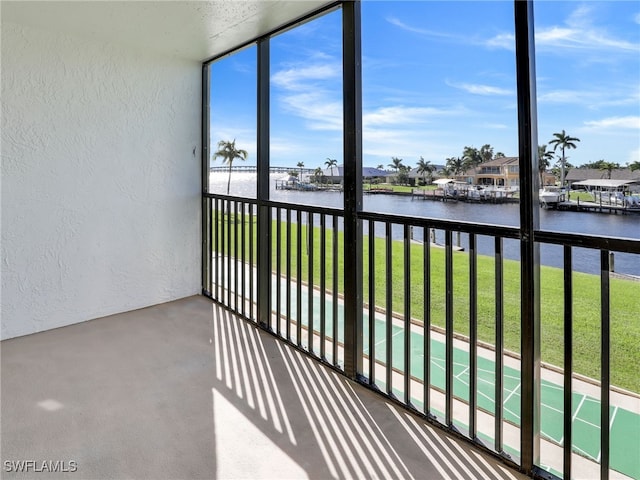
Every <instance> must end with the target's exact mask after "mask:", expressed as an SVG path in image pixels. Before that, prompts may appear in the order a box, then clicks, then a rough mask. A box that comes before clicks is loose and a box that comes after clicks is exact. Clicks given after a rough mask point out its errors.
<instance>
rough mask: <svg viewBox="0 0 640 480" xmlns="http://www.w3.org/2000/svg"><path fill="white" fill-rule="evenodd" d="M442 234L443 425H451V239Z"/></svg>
mask: <svg viewBox="0 0 640 480" xmlns="http://www.w3.org/2000/svg"><path fill="white" fill-rule="evenodd" d="M452 233H453V232H451V230H445V232H444V246H445V290H446V291H445V297H446V298H445V304H446V306H445V324H446V328H445V363H446V367H445V374H446V380H445V423H446V425H447V426H449V427H451V426H452V425H453V238H452Z"/></svg>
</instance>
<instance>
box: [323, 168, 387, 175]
mask: <svg viewBox="0 0 640 480" xmlns="http://www.w3.org/2000/svg"><path fill="white" fill-rule="evenodd" d="M322 174H323V175H324V176H325V177H342V176H344V165H336V166H335V167H333V169H331V168H325V169H324V170H322ZM388 175H393V173H391V172H387V171H386V170H380V169H379V168H373V167H362V176H363V177H386V176H388Z"/></svg>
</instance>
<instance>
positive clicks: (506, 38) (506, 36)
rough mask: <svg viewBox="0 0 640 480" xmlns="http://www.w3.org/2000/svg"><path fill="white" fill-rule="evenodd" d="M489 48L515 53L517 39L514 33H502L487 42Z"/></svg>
mask: <svg viewBox="0 0 640 480" xmlns="http://www.w3.org/2000/svg"><path fill="white" fill-rule="evenodd" d="M485 45H486V46H487V47H491V48H504V49H505V50H510V51H513V50H515V49H516V37H515V35H513V33H500V34H498V35H496V36H495V37H493V38H490V39H489V40H487V41H486V42H485Z"/></svg>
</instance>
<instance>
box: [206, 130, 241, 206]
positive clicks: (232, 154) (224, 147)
mask: <svg viewBox="0 0 640 480" xmlns="http://www.w3.org/2000/svg"><path fill="white" fill-rule="evenodd" d="M248 156H249V154H248V153H247V151H246V150H242V149H240V148H236V140H235V138H234V139H233V142H229V141H225V140H220V141H219V142H218V151H217V152H216V153H214V154H213V160H214V161H215V159H216V158H218V157H221V158H222V163H223V164H225V163H228V164H229V180H228V181H227V195H229V188H230V187H231V166H232V165H233V161H234V160H236V159H238V160H246V159H247V157H248Z"/></svg>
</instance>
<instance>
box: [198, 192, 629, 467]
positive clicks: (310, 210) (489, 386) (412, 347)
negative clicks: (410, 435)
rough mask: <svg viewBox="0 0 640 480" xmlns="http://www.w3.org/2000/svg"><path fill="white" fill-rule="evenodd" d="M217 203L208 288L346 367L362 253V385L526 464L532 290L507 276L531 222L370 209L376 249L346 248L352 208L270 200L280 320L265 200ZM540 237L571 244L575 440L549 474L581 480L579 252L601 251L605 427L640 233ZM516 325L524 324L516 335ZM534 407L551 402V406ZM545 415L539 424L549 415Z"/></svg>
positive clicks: (602, 458)
mask: <svg viewBox="0 0 640 480" xmlns="http://www.w3.org/2000/svg"><path fill="white" fill-rule="evenodd" d="M204 201H205V202H206V206H207V211H208V212H209V215H208V218H209V224H208V227H207V235H206V238H205V239H204V240H205V243H206V244H207V245H209V249H210V251H211V255H209V258H207V259H206V260H207V261H206V262H205V263H206V267H205V269H204V270H205V277H204V278H205V288H204V291H205V294H206V295H208V296H210V297H211V298H212V299H213V300H215V301H216V302H218V303H220V304H221V305H224V306H225V307H226V308H228V309H230V310H231V311H233V312H234V313H236V314H238V315H239V316H241V317H244V318H246V319H248V320H250V321H252V322H256V323H259V324H260V326H262V327H263V328H265V329H267V330H268V331H270V332H271V333H273V334H274V335H277V336H279V337H281V338H282V339H283V340H285V341H287V342H289V343H291V344H293V345H294V346H296V347H297V348H299V349H301V350H303V351H305V352H307V353H308V354H310V355H312V356H314V357H315V358H317V359H318V360H320V361H322V362H324V363H326V364H328V365H330V366H332V367H333V368H336V369H338V370H344V358H345V357H344V355H345V353H344V352H345V349H349V348H352V347H351V346H349V345H345V334H344V330H345V318H344V311H345V305H344V303H345V297H344V296H343V293H344V266H343V259H344V258H345V255H356V254H358V255H362V257H363V260H364V261H363V267H362V277H361V278H362V285H363V299H362V303H361V305H358V308H360V309H361V311H362V312H363V316H364V321H363V326H362V331H361V332H359V333H360V335H359V336H357V337H356V338H359V339H360V341H361V342H362V345H361V347H362V348H361V351H362V352H363V354H362V371H359V372H358V374H359V377H358V378H359V381H360V382H361V383H363V384H364V385H366V386H368V387H370V388H372V389H374V390H377V391H379V392H380V393H382V394H384V395H386V396H387V397H388V398H390V399H392V400H393V401H395V402H398V403H400V404H402V405H404V406H405V407H406V408H409V409H411V410H413V411H414V412H416V413H418V414H420V415H422V416H424V417H425V418H427V419H429V420H430V421H432V422H435V423H438V424H440V425H441V426H443V427H444V428H447V429H449V430H450V431H453V432H456V433H457V434H459V435H462V436H464V437H466V438H468V439H469V440H471V441H472V442H474V443H476V444H477V445H479V446H481V448H485V449H486V450H488V451H491V452H492V453H494V454H497V455H499V456H501V457H502V458H503V459H504V460H505V461H506V462H507V463H509V462H511V463H512V464H513V465H514V466H516V467H517V466H518V465H519V455H520V446H519V445H518V444H517V442H515V443H514V441H513V438H514V435H513V432H516V433H517V432H519V431H520V430H519V429H520V424H519V418H518V416H517V413H518V412H517V411H516V410H518V409H519V408H520V406H519V405H517V402H516V403H513V402H514V400H515V398H514V397H518V392H517V389H518V388H519V387H518V386H516V387H515V388H514V386H513V384H512V385H506V384H505V380H506V379H509V381H513V378H512V377H513V376H514V374H513V372H518V368H519V366H518V365H519V361H520V351H519V348H518V347H517V346H515V347H514V340H513V333H512V330H513V329H514V328H516V329H518V330H519V328H520V318H519V315H516V317H517V318H514V302H516V303H517V302H519V296H518V295H516V293H518V292H519V288H520V284H519V277H517V276H514V273H513V272H514V271H516V272H519V270H517V269H516V270H514V269H513V267H511V269H508V272H506V271H505V262H511V261H514V260H510V259H507V260H505V255H504V244H505V242H512V243H513V242H519V235H520V230H519V229H518V228H515V227H504V226H495V225H482V224H472V223H466V222H453V221H445V220H438V219H428V218H414V217H405V216H401V215H387V214H380V213H372V212H361V213H359V214H358V220H359V221H360V222H361V223H362V227H363V228H362V252H346V251H345V246H344V217H343V215H342V212H341V211H340V210H337V209H327V208H320V207H310V206H299V205H291V204H284V203H278V202H271V201H269V202H263V204H264V205H265V206H266V207H267V208H265V209H264V210H262V211H264V212H268V215H269V219H268V224H269V225H270V229H271V230H270V235H269V236H268V237H267V238H268V239H269V245H268V248H267V250H268V252H269V256H270V258H271V262H270V269H271V281H270V282H268V283H267V284H266V286H267V288H268V289H269V292H268V298H270V299H271V301H270V305H269V311H270V315H269V317H268V318H266V319H263V320H261V321H258V315H257V312H259V310H260V306H259V305H258V303H259V302H258V299H259V295H258V282H257V279H258V276H259V275H258V263H257V256H258V249H259V245H260V244H261V242H262V243H263V244H264V240H263V239H262V238H261V237H260V238H259V237H258V235H257V228H256V225H257V223H258V211H259V209H258V203H257V202H256V201H254V200H248V199H238V198H231V197H224V196H220V195H212V194H205V199H204ZM438 237H439V238H440V239H441V241H440V242H438V241H437V238H438ZM461 237H462V240H463V242H462V243H461V240H460V239H461ZM535 241H536V242H537V243H538V244H543V245H559V246H561V248H562V249H563V258H564V260H563V267H562V269H563V271H562V276H563V283H564V292H563V293H562V295H563V299H562V304H563V319H564V320H563V322H564V332H563V334H564V337H565V339H564V345H565V348H564V353H563V366H562V368H560V369H559V370H560V372H561V374H562V376H563V384H562V385H561V387H562V390H563V393H562V405H563V412H565V413H564V414H563V435H562V436H563V440H562V441H561V442H555V444H554V448H556V449H561V450H562V452H561V455H560V456H561V458H562V460H561V462H560V463H558V462H556V465H555V467H554V468H552V469H548V470H549V471H551V472H552V473H554V474H555V475H556V476H557V477H560V476H562V477H563V478H571V475H572V462H573V459H575V458H576V457H575V452H574V451H573V450H574V449H573V448H569V446H572V445H573V443H572V438H573V435H572V428H573V427H572V425H573V421H574V419H573V418H572V414H571V412H572V411H573V409H574V408H575V407H576V406H575V404H573V403H572V402H574V400H573V399H572V394H573V392H574V388H573V384H572V382H573V381H574V377H575V372H574V367H573V362H572V358H573V357H572V355H573V348H574V347H573V345H572V338H573V335H574V333H573V304H574V298H573V294H572V277H573V275H574V270H573V264H572V252H573V250H574V249H575V248H585V249H590V250H593V251H596V252H598V253H599V256H600V261H601V265H600V269H601V274H600V280H599V282H600V296H601V302H600V303H601V310H600V314H599V316H600V323H601V332H602V335H601V342H600V363H601V365H602V368H601V373H600V378H599V379H597V382H596V383H597V384H598V385H599V389H600V425H609V423H610V420H611V414H610V408H611V403H610V401H609V398H610V397H609V393H610V389H611V371H610V367H609V365H610V361H611V348H610V344H611V338H610V328H609V326H610V322H611V318H610V280H609V279H610V272H609V270H610V269H609V258H610V257H609V254H610V252H612V251H617V252H626V253H631V254H640V241H638V240H630V239H620V238H603V237H594V236H587V235H576V234H565V233H557V232H545V231H536V232H535ZM263 246H264V245H263ZM462 250H464V251H462ZM515 261H519V260H518V259H516V260H515ZM479 262H481V268H479ZM516 277H517V278H516ZM639 285H640V284H639ZM479 296H480V297H481V298H480V300H482V302H480V301H479ZM486 297H490V298H489V301H487V298H486ZM507 297H508V298H507ZM263 298H265V297H263ZM480 303H481V304H482V308H481V307H480ZM506 307H508V308H506ZM505 311H508V312H509V317H508V318H507V316H506V314H505ZM516 311H518V310H517V308H516ZM518 313H519V311H518ZM489 324H491V325H490V327H488V325H489ZM479 327H481V328H480V329H481V332H479ZM505 329H506V330H507V331H509V332H511V333H510V334H509V335H510V336H509V338H508V339H507V341H506V342H505ZM516 337H517V335H516ZM507 364H508V365H507ZM514 365H515V366H514ZM518 375H519V372H518V373H517V374H516V375H515V376H516V377H518ZM518 385H519V384H518ZM538 387H539V386H538ZM537 398H538V399H539V398H540V397H539V396H538V397H537ZM508 402H512V403H508ZM507 405H508V406H507ZM533 408H534V409H538V410H539V408H540V404H539V403H538V404H537V405H534V406H533ZM514 415H515V416H514ZM534 417H535V418H539V411H538V412H537V413H536V414H535V415H534ZM505 428H506V429H507V430H508V431H509V433H508V434H506V433H505ZM507 437H508V438H509V439H508V440H507ZM600 444H601V453H600V455H599V459H598V460H599V462H598V463H599V464H600V467H599V468H600V474H601V477H602V478H607V476H608V472H609V468H610V467H611V465H610V456H611V451H610V445H611V439H610V433H609V429H608V428H602V429H601V430H600ZM537 472H538V474H540V475H542V474H544V475H545V476H546V475H547V473H546V472H543V471H542V470H538V471H537Z"/></svg>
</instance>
